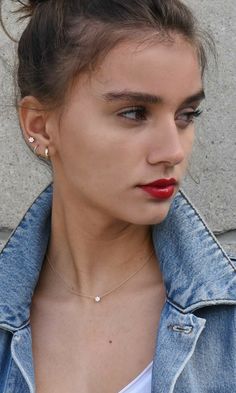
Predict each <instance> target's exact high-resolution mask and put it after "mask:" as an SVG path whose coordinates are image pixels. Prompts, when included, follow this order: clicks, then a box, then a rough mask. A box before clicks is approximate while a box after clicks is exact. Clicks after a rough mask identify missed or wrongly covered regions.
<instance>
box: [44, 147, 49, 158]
mask: <svg viewBox="0 0 236 393" xmlns="http://www.w3.org/2000/svg"><path fill="white" fill-rule="evenodd" d="M45 157H46V159H47V160H49V159H50V157H49V149H48V147H46V148H45Z"/></svg>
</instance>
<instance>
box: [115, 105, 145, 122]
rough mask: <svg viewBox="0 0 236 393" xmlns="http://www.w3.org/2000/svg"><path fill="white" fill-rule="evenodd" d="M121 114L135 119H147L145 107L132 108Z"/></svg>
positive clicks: (129, 118)
mask: <svg viewBox="0 0 236 393" xmlns="http://www.w3.org/2000/svg"><path fill="white" fill-rule="evenodd" d="M119 115H120V116H122V117H124V118H126V119H128V120H134V121H140V120H146V110H145V108H137V107H134V108H130V109H127V110H126V111H123V112H121V113H120V114H119Z"/></svg>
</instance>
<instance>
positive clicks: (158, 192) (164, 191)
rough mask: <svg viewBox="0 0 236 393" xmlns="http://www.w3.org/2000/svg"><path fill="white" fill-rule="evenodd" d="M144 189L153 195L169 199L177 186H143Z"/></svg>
mask: <svg viewBox="0 0 236 393" xmlns="http://www.w3.org/2000/svg"><path fill="white" fill-rule="evenodd" d="M140 188H142V190H144V191H146V192H147V193H148V194H150V195H151V196H152V197H154V198H157V199H169V198H170V197H171V196H172V195H173V194H174V191H175V186H174V185H171V186H167V187H162V188H161V187H159V188H158V187H153V186H141V187H140Z"/></svg>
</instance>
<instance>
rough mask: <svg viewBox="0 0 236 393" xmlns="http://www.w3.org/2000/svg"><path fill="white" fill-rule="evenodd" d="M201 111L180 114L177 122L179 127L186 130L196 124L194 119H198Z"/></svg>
mask: <svg viewBox="0 0 236 393" xmlns="http://www.w3.org/2000/svg"><path fill="white" fill-rule="evenodd" d="M202 112H203V111H202V110H201V109H196V110H195V111H185V112H182V113H179V114H178V115H177V117H176V122H178V125H179V127H180V128H185V127H187V126H188V125H189V124H191V123H193V122H194V119H196V118H198V117H200V116H201V114H202Z"/></svg>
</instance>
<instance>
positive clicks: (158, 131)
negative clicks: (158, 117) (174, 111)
mask: <svg viewBox="0 0 236 393" xmlns="http://www.w3.org/2000/svg"><path fill="white" fill-rule="evenodd" d="M150 136H151V137H150V142H149V143H150V144H149V151H148V155H147V162H148V163H149V164H151V165H155V164H160V163H163V164H166V165H169V166H175V165H177V164H180V163H181V162H182V161H183V160H184V158H185V152H184V145H183V142H184V141H183V139H184V132H183V131H182V130H179V129H178V128H177V126H176V124H175V121H174V119H173V120H171V121H168V122H165V124H162V125H158V127H155V128H154V129H153V130H152V131H150Z"/></svg>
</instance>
